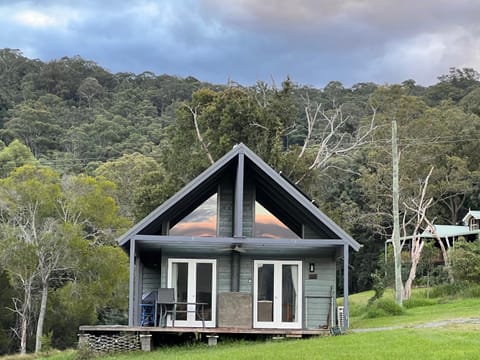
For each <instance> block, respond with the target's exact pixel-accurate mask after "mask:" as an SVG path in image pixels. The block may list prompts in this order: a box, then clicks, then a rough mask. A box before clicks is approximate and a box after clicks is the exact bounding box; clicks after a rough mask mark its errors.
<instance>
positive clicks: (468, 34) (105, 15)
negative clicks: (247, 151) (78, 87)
mask: <svg viewBox="0 0 480 360" xmlns="http://www.w3.org/2000/svg"><path fill="white" fill-rule="evenodd" d="M19 9H37V10H39V11H46V12H49V11H51V12H52V13H53V12H54V11H57V10H58V9H60V10H58V11H60V13H61V12H62V11H72V12H75V13H76V14H78V16H75V17H72V18H71V19H69V21H68V23H67V24H66V25H65V26H64V27H63V28H55V27H53V26H52V27H44V28H32V27H28V26H25V25H22V24H20V23H18V22H15V21H14V19H12V16H11V14H12V13H13V12H14V11H17V10H19ZM479 10H480V3H478V5H477V3H474V2H473V1H467V0H458V1H455V2H453V1H446V0H435V1H434V0H423V1H418V0H417V1H414V0H404V1H384V0H369V1H361V0H322V1H318V0H296V1H291V0H277V1H273V0H265V1H258V0H231V1H220V0H202V1H196V0H163V1H159V0H152V1H147V0H136V1H128V2H126V1H125V2H119V1H115V0H102V1H94V0H86V1H82V2H79V1H73V0H72V1H71V0H64V1H62V0H44V1H19V2H15V3H13V4H12V2H11V1H4V0H0V17H2V19H4V21H3V23H0V47H12V48H20V49H21V50H23V51H24V52H25V53H26V54H27V55H30V56H35V57H39V58H41V59H42V60H50V59H52V58H59V57H61V56H65V55H66V56H72V55H76V54H79V55H81V56H82V57H84V58H86V59H91V60H93V61H96V62H98V63H99V64H100V65H102V66H105V67H106V68H107V69H109V70H111V71H131V72H142V71H145V70H150V71H154V72H156V73H168V74H175V75H179V76H188V75H192V76H195V77H197V78H199V79H201V80H205V81H212V82H225V81H227V79H229V78H231V79H233V80H236V81H239V82H241V83H246V84H250V83H253V82H255V81H256V80H267V81H268V80H269V79H270V77H271V76H273V77H274V78H275V80H276V81H277V82H280V81H281V80H283V79H284V78H285V77H286V76H287V75H290V76H291V77H292V78H293V80H294V81H297V82H300V83H307V84H312V85H317V86H321V85H325V84H326V83H327V82H328V81H330V80H339V81H342V82H343V83H344V84H346V85H351V84H353V83H356V82H364V81H375V82H379V83H385V82H399V81H402V80H405V79H408V78H414V79H415V80H417V81H418V82H420V83H424V84H428V83H431V82H433V81H434V80H435V78H436V76H438V75H440V74H441V73H445V72H446V71H447V70H448V68H449V67H450V66H470V67H475V66H478V65H480V53H479V51H478V50H477V49H479V48H480V46H479V45H480V44H479V40H478V39H479V38H480V27H479V26H478V25H477V19H476V16H477V14H478V13H480V12H479Z"/></svg>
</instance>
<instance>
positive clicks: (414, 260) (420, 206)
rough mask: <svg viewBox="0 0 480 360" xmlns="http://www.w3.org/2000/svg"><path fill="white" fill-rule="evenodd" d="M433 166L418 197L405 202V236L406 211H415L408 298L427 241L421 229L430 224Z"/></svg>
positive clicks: (407, 287) (405, 289)
mask: <svg viewBox="0 0 480 360" xmlns="http://www.w3.org/2000/svg"><path fill="white" fill-rule="evenodd" d="M432 172H433V167H432V168H431V169H430V172H429V173H428V175H427V177H426V178H425V181H424V182H423V183H422V184H421V188H420V193H419V195H418V196H417V197H416V198H412V199H410V202H409V203H404V206H405V209H406V210H405V214H404V218H403V219H404V221H403V229H404V231H403V233H404V238H406V237H407V235H408V234H410V232H409V231H407V225H409V224H408V223H410V221H408V222H406V221H405V218H406V213H407V211H408V210H409V211H412V212H413V218H412V220H411V222H412V224H411V225H412V227H413V230H412V232H411V240H410V262H411V264H410V272H409V274H408V278H407V280H406V281H405V286H404V287H403V299H405V300H408V299H410V296H411V294H412V285H413V281H414V280H415V277H416V276H417V266H418V263H419V262H420V259H421V257H422V250H423V247H424V245H425V241H424V240H423V239H422V237H421V230H422V227H423V228H427V226H428V225H427V226H426V224H429V223H430V222H429V220H428V217H427V211H428V209H429V208H430V207H431V205H432V202H433V198H432V197H431V198H427V188H428V181H429V179H430V176H431V175H432Z"/></svg>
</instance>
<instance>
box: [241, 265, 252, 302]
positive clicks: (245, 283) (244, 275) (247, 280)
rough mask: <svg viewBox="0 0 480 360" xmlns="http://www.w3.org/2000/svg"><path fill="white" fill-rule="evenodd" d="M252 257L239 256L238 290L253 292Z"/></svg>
mask: <svg viewBox="0 0 480 360" xmlns="http://www.w3.org/2000/svg"><path fill="white" fill-rule="evenodd" d="M252 286H253V259H252V258H251V257H246V256H240V292H243V293H249V294H253V288H252Z"/></svg>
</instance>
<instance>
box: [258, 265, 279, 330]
mask: <svg viewBox="0 0 480 360" xmlns="http://www.w3.org/2000/svg"><path fill="white" fill-rule="evenodd" d="M274 268H275V267H274V265H273V264H263V265H259V267H258V270H257V271H258V285H257V286H258V288H257V294H258V295H257V297H258V299H257V321H273V274H274Z"/></svg>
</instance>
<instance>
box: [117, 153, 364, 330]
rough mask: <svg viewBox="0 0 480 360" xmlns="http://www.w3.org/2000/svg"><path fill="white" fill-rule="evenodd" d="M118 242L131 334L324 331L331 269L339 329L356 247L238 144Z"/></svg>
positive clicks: (330, 321)
mask: <svg viewBox="0 0 480 360" xmlns="http://www.w3.org/2000/svg"><path fill="white" fill-rule="evenodd" d="M118 242H119V244H120V246H121V247H123V249H124V250H125V251H126V252H127V253H128V254H129V257H130V284H129V289H130V292H129V326H131V327H140V326H149V327H152V328H153V327H166V328H169V329H175V328H177V327H178V328H182V329H185V328H203V329H210V330H209V331H210V332H212V331H215V329H218V330H219V332H221V331H220V330H221V329H227V328H228V329H233V330H232V332H235V329H237V331H238V332H243V333H245V332H248V331H252V332H256V331H257V332H258V331H260V330H261V329H271V330H274V329H275V331H276V333H282V331H284V330H285V331H287V330H288V329H298V330H308V329H310V330H315V329H330V328H331V327H332V326H334V325H335V323H336V320H335V318H336V316H335V314H336V308H335V306H336V301H335V299H336V296H337V294H336V291H335V289H336V273H337V271H336V270H337V269H336V267H337V263H340V264H341V265H340V266H342V267H343V273H344V289H345V290H344V294H342V295H344V296H345V300H344V321H345V326H346V327H348V261H349V249H350V248H352V249H353V250H355V251H358V250H359V248H360V247H361V245H360V244H359V243H358V242H356V241H355V240H354V239H352V238H351V237H350V236H349V235H348V234H347V233H346V232H345V231H344V230H342V229H341V228H340V227H339V226H338V225H337V224H335V223H334V222H333V221H332V220H331V219H329V218H328V217H327V216H326V215H325V214H324V213H323V212H321V211H320V210H319V209H318V208H317V207H316V206H315V205H314V203H313V202H312V201H311V199H309V198H308V197H307V196H306V195H305V194H303V193H302V192H301V191H300V190H299V189H298V188H297V187H296V186H294V185H293V184H292V183H291V182H289V181H288V180H287V179H285V178H284V177H283V176H282V175H280V174H279V173H277V172H276V171H274V170H273V169H272V168H271V167H270V166H268V165H267V164H266V163H265V162H264V161H263V160H262V159H260V157H258V156H257V155H256V154H255V153H253V152H252V151H251V150H250V149H248V148H247V147H246V146H245V145H243V144H239V145H236V146H235V147H234V148H233V149H232V150H231V151H230V152H228V153H227V154H226V155H224V156H223V157H222V158H221V159H219V160H218V161H217V162H216V163H214V164H213V165H212V166H210V167H209V168H208V169H207V170H205V171H204V172H203V173H202V174H201V175H199V176H198V177H197V178H196V179H194V180H193V181H192V182H190V183H189V184H188V185H186V186H185V187H184V188H183V189H182V190H180V191H179V192H178V193H176V194H175V195H174V196H172V197H171V198H170V199H169V200H167V201H166V202H164V203H163V204H161V205H160V206H159V207H158V208H156V209H155V210H154V211H152V212H151V213H150V214H149V215H148V216H146V217H145V218H144V219H143V220H141V221H140V222H138V223H137V224H136V225H134V226H133V227H132V228H131V229H130V230H129V231H127V232H126V233H125V234H124V235H123V236H121V237H120V238H119V239H118ZM339 259H341V261H340V262H339V261H338V260H339ZM152 294H153V297H152ZM148 298H150V301H148V302H145V299H148ZM142 299H143V300H142Z"/></svg>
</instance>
